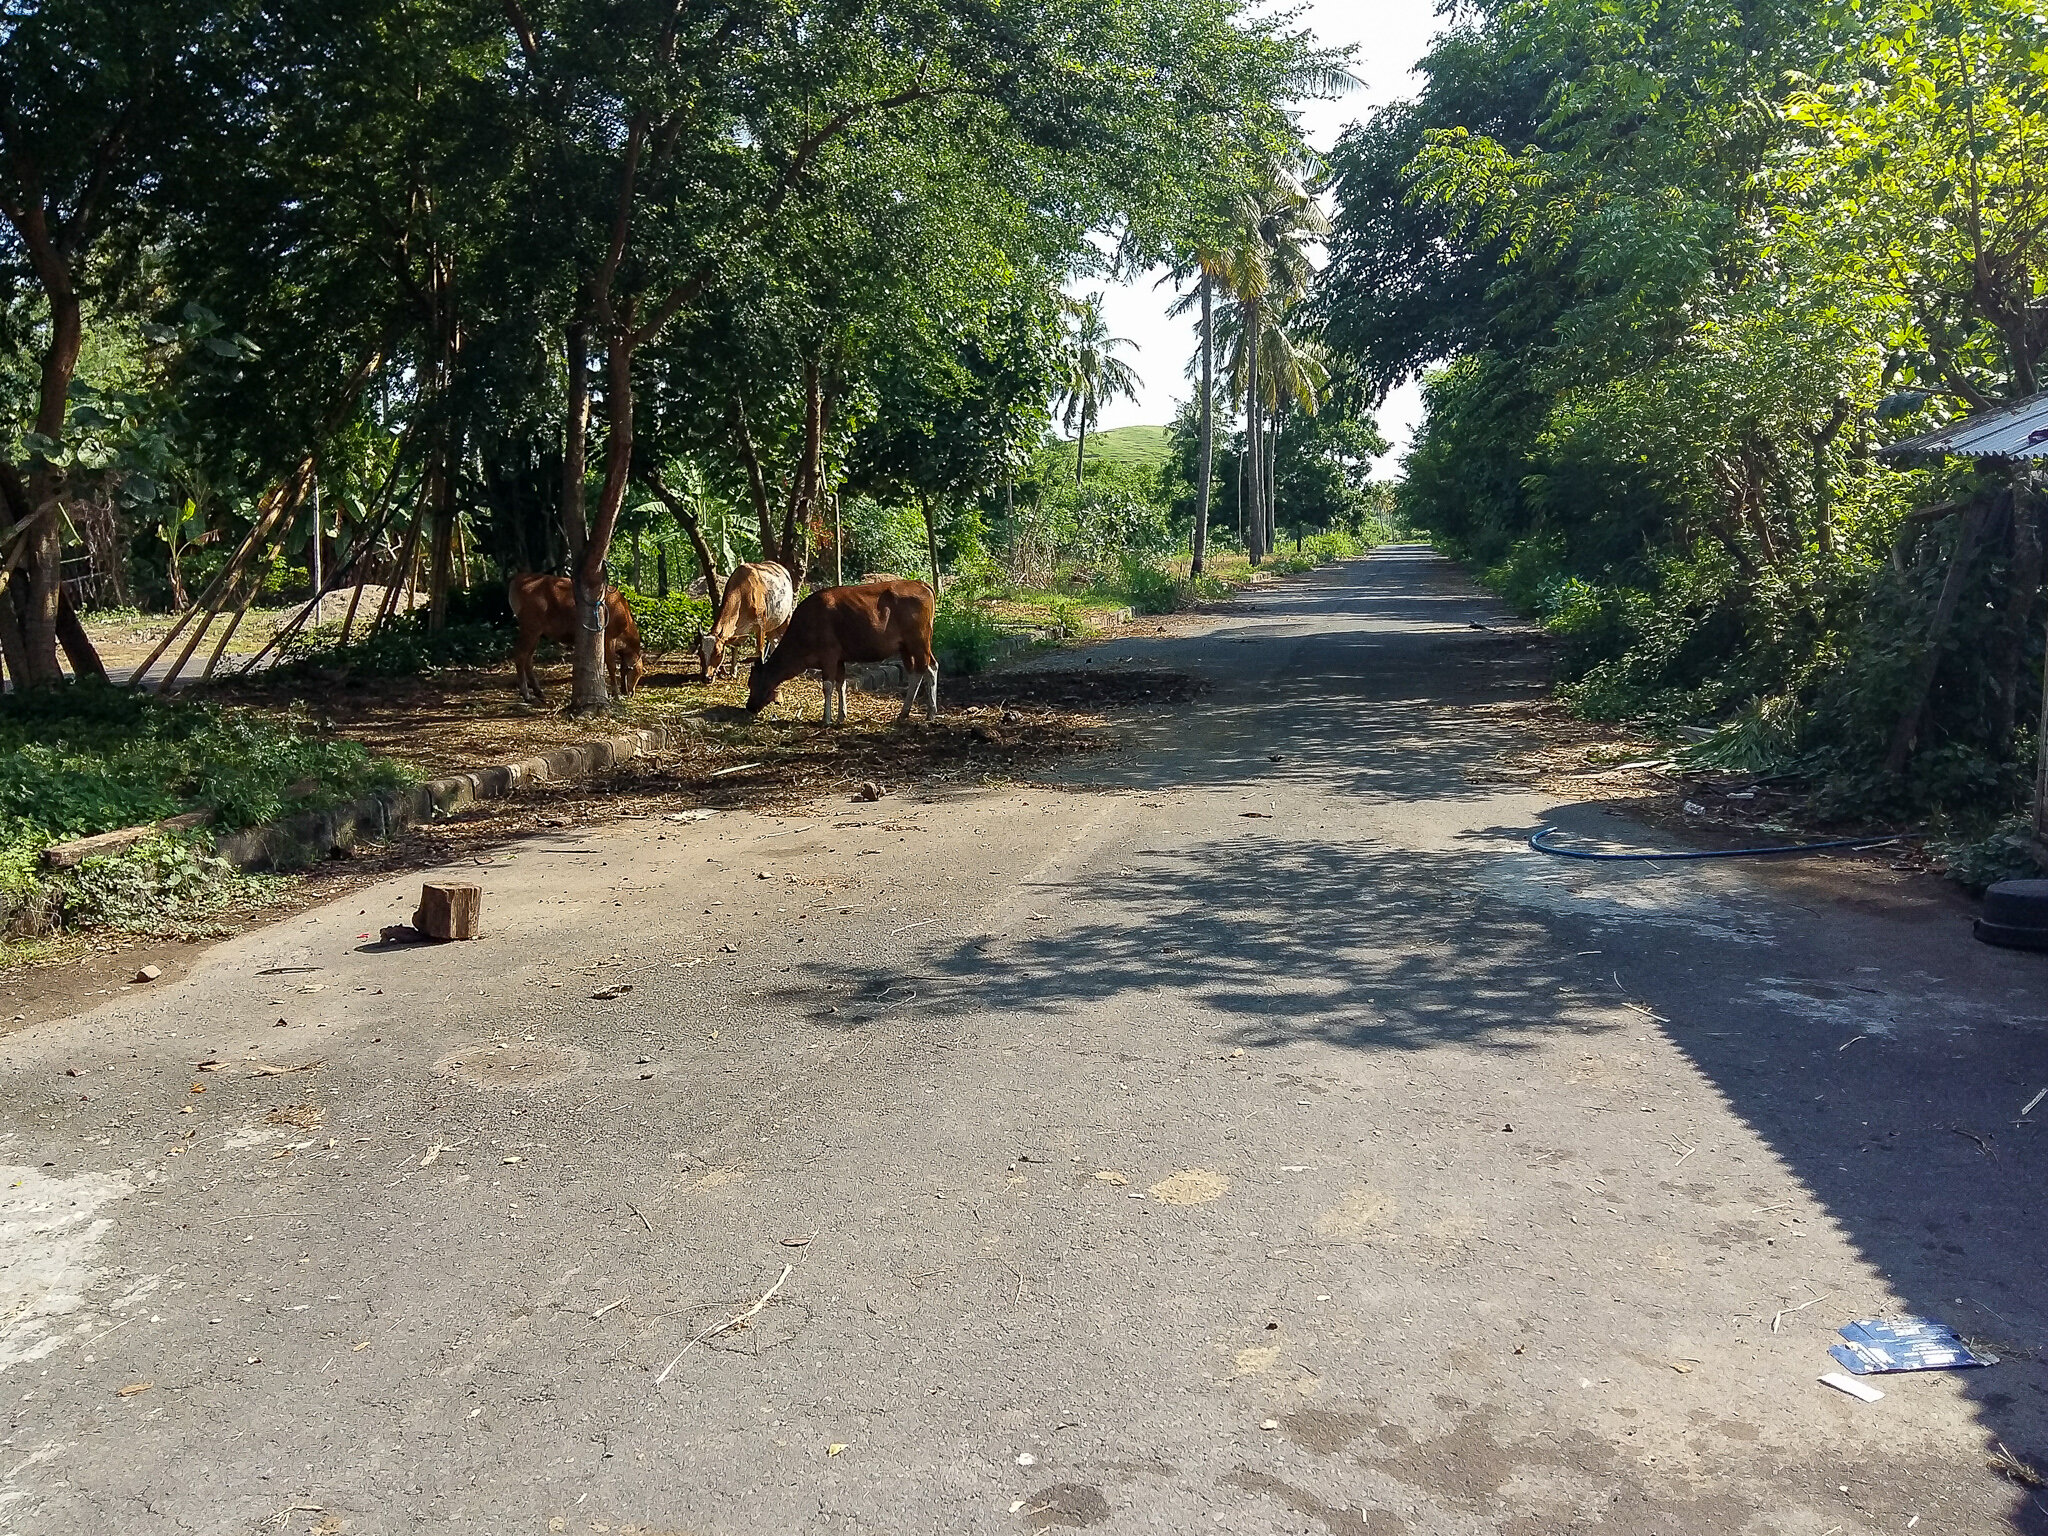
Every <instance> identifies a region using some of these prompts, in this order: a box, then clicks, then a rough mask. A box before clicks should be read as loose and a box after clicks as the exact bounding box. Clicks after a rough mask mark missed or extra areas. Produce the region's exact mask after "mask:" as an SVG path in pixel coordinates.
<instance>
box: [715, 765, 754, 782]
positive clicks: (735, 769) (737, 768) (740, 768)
mask: <svg viewBox="0 0 2048 1536" xmlns="http://www.w3.org/2000/svg"><path fill="white" fill-rule="evenodd" d="M760 766H761V765H760V764H759V763H735V764H733V765H732V767H730V768H721V769H719V770H718V771H717V772H716V773H714V774H712V775H711V777H712V778H714V779H722V778H724V777H725V776H726V775H727V774H729V773H745V772H746V771H747V770H748V769H749V768H758V767H760Z"/></svg>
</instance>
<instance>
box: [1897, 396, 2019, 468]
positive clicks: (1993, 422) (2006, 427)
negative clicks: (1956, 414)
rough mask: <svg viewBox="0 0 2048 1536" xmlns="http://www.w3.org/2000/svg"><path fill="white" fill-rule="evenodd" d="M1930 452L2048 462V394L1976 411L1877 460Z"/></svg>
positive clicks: (1909, 441)
mask: <svg viewBox="0 0 2048 1536" xmlns="http://www.w3.org/2000/svg"><path fill="white" fill-rule="evenodd" d="M1927 453H1932V454H1950V455H1953V456H1955V457H1957V458H1963V459H2048V394H2039V395H2033V396H2030V397H2028V398H2027V399H2025V400H2021V401H2017V402H2016V403H2014V404H2012V405H2001V406H1999V407H1998V408H1997V409H1995V410H1989V411H1977V412H1975V413H1974V414H1972V415H1969V416H1965V417H1964V418H1963V419H1962V420H1961V421H1952V422H1950V423H1949V424H1948V425H1947V426H1945V427H1943V428H1942V429H1941V430H1940V431H1939V432H1928V433H1925V434H1923V435H1922V436H1919V437H1909V438H1907V439H1906V440H1905V441H1904V442H1898V443H1892V444H1890V445H1889V446H1887V447H1884V448H1881V449H1879V450H1878V457H1879V458H1884V459H1891V458H1910V457H1912V456H1913V455H1915V454H1927Z"/></svg>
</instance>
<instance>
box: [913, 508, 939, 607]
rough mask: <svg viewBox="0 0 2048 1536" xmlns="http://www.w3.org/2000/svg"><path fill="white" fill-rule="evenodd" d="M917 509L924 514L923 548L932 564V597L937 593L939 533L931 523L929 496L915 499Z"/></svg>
mask: <svg viewBox="0 0 2048 1536" xmlns="http://www.w3.org/2000/svg"><path fill="white" fill-rule="evenodd" d="M917 503H918V507H919V509H920V510H921V511H923V513H924V548H925V553H926V555H928V556H929V557H930V559H931V563H932V595H933V596H934V597H936V596H937V595H938V592H939V533H938V529H937V527H936V526H935V525H934V524H933V522H932V499H931V497H929V496H922V495H921V496H919V497H918V498H917Z"/></svg>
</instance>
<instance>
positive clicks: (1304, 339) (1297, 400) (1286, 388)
mask: <svg viewBox="0 0 2048 1536" xmlns="http://www.w3.org/2000/svg"><path fill="white" fill-rule="evenodd" d="M1259 379H1260V387H1259V402H1260V404H1261V405H1263V406H1264V407H1265V410H1266V413H1267V416H1268V419H1270V420H1271V422H1272V423H1273V426H1272V433H1271V450H1270V452H1269V453H1268V455H1267V458H1266V462H1267V463H1268V464H1269V465H1271V466H1272V473H1271V474H1269V475H1268V476H1267V485H1266V500H1265V506H1264V513H1265V545H1266V548H1268V549H1272V548H1274V547H1275V546H1276V544H1277V542H1278V534H1279V529H1278V526H1277V524H1278V520H1279V511H1280V492H1279V480H1280V475H1279V465H1280V434H1281V432H1282V431H1283V430H1284V428H1285V425H1286V421H1287V418H1288V417H1289V416H1290V415H1301V416H1313V415H1315V413H1316V412H1317V410H1319V409H1320V408H1321V406H1322V402H1323V392H1324V391H1325V390H1327V389H1328V388H1329V386H1330V366H1329V356H1328V354H1327V353H1326V352H1325V351H1324V349H1323V345H1322V343H1321V341H1319V340H1318V339H1316V338H1315V337H1314V336H1312V335H1310V334H1308V333H1307V330H1306V322H1305V320H1304V319H1303V318H1302V317H1301V316H1299V315H1298V313H1295V312H1290V313H1289V314H1287V315H1285V316H1283V317H1281V318H1280V319H1279V320H1276V321H1272V322H1269V323H1268V324H1267V326H1266V329H1265V332H1264V334H1263V335H1262V336H1261V337H1260V340H1259Z"/></svg>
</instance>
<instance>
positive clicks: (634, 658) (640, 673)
mask: <svg viewBox="0 0 2048 1536" xmlns="http://www.w3.org/2000/svg"><path fill="white" fill-rule="evenodd" d="M612 664H613V665H614V666H615V667H617V668H618V673H619V697H620V698H622V699H623V698H625V697H627V696H628V695H629V694H631V693H632V692H633V690H634V689H635V688H638V687H639V686H640V679H641V678H643V677H645V676H646V675H647V661H646V657H645V656H644V655H643V654H642V652H641V649H640V637H639V636H638V635H637V634H629V635H625V636H622V637H621V638H620V639H618V640H617V641H616V642H615V643H614V644H613V646H612Z"/></svg>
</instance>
